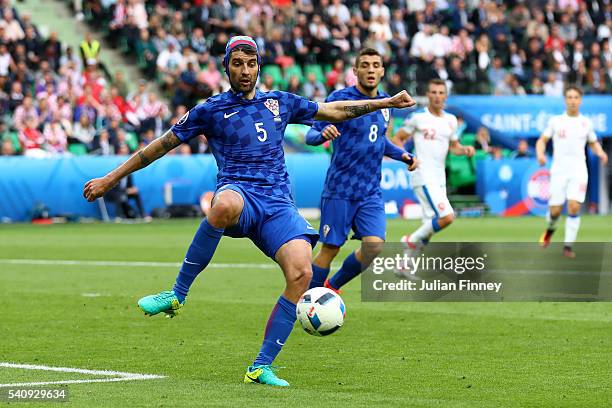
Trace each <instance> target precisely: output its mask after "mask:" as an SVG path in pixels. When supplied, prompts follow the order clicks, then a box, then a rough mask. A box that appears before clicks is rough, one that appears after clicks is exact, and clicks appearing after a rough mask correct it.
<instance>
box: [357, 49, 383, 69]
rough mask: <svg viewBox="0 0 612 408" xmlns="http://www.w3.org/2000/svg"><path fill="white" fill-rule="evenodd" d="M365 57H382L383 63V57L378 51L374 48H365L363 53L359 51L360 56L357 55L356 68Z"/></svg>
mask: <svg viewBox="0 0 612 408" xmlns="http://www.w3.org/2000/svg"><path fill="white" fill-rule="evenodd" d="M364 55H374V56H378V57H380V60H381V62H382V55H380V52H378V51H376V50H375V49H374V48H364V49H362V50H361V51H359V54H357V58H355V66H358V65H359V59H360V58H361V57H363V56H364Z"/></svg>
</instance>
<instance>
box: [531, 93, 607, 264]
mask: <svg viewBox="0 0 612 408" xmlns="http://www.w3.org/2000/svg"><path fill="white" fill-rule="evenodd" d="M564 95H565V107H566V112H565V113H564V114H562V115H557V116H553V117H552V118H550V120H549V122H548V126H547V127H546V129H545V130H544V132H543V133H542V135H541V136H540V138H539V139H538V142H537V143H536V153H537V156H538V162H539V163H540V165H542V166H543V165H545V164H546V144H547V143H548V141H549V140H550V139H552V141H553V159H552V164H551V167H550V200H549V201H548V205H549V211H548V214H547V217H546V218H547V221H548V226H547V228H546V231H544V233H543V234H542V236H541V237H540V245H542V247H544V248H546V247H547V246H548V244H550V239H551V237H552V235H553V233H554V232H555V228H556V224H557V220H558V219H559V216H560V215H561V212H562V211H563V205H564V204H565V202H566V201H567V219H566V220H565V246H564V247H563V255H565V256H566V257H568V258H575V257H576V254H575V253H574V251H573V250H572V244H573V243H574V242H575V241H576V236H577V235H578V229H579V228H580V206H581V204H582V203H583V202H584V198H585V195H586V190H587V182H588V180H589V175H588V172H587V166H586V157H585V153H584V151H585V145H586V144H587V143H588V145H589V147H590V148H591V150H592V151H593V153H595V155H597V157H599V159H600V160H601V161H602V162H603V164H606V163H607V162H608V155H607V154H606V153H605V152H604V151H603V149H602V148H601V145H600V144H599V142H597V136H596V135H595V131H594V130H593V123H591V121H590V120H589V119H588V118H586V117H585V116H583V115H581V114H580V111H579V110H580V104H581V103H582V91H581V90H580V88H578V87H576V86H569V87H568V88H566V89H565V92H564Z"/></svg>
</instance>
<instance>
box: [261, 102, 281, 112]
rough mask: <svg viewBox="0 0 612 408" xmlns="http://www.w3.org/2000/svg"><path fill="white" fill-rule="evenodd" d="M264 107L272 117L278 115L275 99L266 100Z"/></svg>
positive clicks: (278, 110)
mask: <svg viewBox="0 0 612 408" xmlns="http://www.w3.org/2000/svg"><path fill="white" fill-rule="evenodd" d="M264 105H265V106H266V108H268V110H269V111H270V112H272V114H273V115H274V116H278V115H280V109H279V106H278V101H277V100H276V99H266V101H265V102H264Z"/></svg>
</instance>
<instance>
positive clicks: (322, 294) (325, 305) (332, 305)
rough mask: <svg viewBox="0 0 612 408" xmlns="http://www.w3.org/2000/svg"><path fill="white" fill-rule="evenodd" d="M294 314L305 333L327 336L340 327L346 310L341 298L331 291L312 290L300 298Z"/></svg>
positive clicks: (323, 289)
mask: <svg viewBox="0 0 612 408" xmlns="http://www.w3.org/2000/svg"><path fill="white" fill-rule="evenodd" d="M296 312H297V319H298V320H299V321H300V324H301V325H302V328H303V329H304V330H305V331H306V333H308V334H312V335H313V336H327V335H330V334H332V333H333V332H335V331H336V330H338V329H339V328H340V327H342V323H344V316H345V315H346V308H345V307H344V302H343V301H342V298H341V297H340V296H339V295H338V294H337V293H335V292H334V291H333V290H330V289H327V288H312V289H309V290H307V291H306V292H304V294H303V295H302V296H301V297H300V300H299V301H298V304H297V310H296Z"/></svg>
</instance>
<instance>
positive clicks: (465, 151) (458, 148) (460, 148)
mask: <svg viewBox="0 0 612 408" xmlns="http://www.w3.org/2000/svg"><path fill="white" fill-rule="evenodd" d="M449 150H450V152H451V153H452V154H456V155H457V156H467V157H472V156H473V155H474V153H476V150H475V149H474V148H473V147H472V146H464V145H462V144H461V143H459V142H458V141H457V140H454V141H452V142H451V144H450V149H449Z"/></svg>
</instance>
